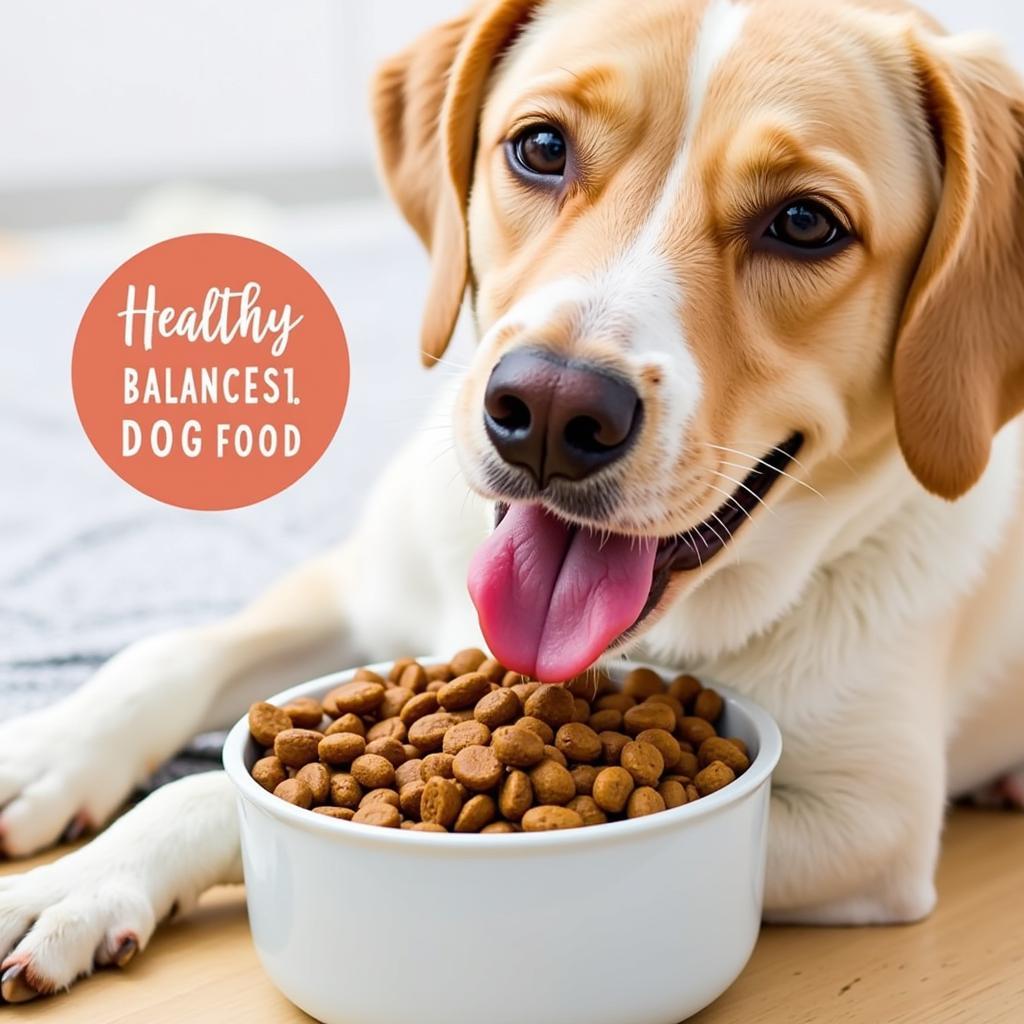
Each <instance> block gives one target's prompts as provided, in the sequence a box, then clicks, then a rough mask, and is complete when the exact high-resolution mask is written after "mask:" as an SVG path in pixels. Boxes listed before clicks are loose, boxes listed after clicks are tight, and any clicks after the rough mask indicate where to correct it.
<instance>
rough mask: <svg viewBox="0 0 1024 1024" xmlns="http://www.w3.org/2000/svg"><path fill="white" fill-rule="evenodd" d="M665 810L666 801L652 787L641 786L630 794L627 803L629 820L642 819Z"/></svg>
mask: <svg viewBox="0 0 1024 1024" xmlns="http://www.w3.org/2000/svg"><path fill="white" fill-rule="evenodd" d="M664 810H665V801H664V800H663V799H662V797H661V794H660V793H659V792H658V791H657V790H656V789H651V787H650V786H641V787H640V788H639V789H634V790H633V792H632V793H630V794H629V800H628V801H627V802H626V817H627V818H642V817H643V816H644V815H645V814H657V813H658V811H664Z"/></svg>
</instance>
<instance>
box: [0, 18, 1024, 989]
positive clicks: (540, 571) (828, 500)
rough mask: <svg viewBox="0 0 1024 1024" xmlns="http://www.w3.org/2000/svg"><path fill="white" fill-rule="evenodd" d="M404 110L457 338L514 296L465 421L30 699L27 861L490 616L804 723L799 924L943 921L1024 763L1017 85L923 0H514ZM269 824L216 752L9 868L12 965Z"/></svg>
mask: <svg viewBox="0 0 1024 1024" xmlns="http://www.w3.org/2000/svg"><path fill="white" fill-rule="evenodd" d="M375 113H376V117H377V121H378V125H379V132H380V138H381V152H382V162H383V167H384V172H385V175H386V178H387V180H388V182H389V184H390V187H391V189H392V191H393V193H394V196H395V198H396V199H397V201H398V203H399V205H400V206H401V208H402V210H403V212H404V214H405V215H406V217H407V218H408V220H409V221H410V223H411V224H412V226H413V227H414V228H415V229H416V231H417V232H418V233H419V235H420V236H421V237H422V239H423V240H424V241H425V243H426V244H427V245H428V247H429V249H430V251H431V254H432V257H433V272H432V278H431V282H430V292H429V302H428V308H427V311H426V317H425V321H424V329H423V338H422V343H423V351H424V356H425V358H426V359H427V360H428V361H431V362H432V361H436V360H438V359H440V358H441V357H442V355H443V353H444V351H445V347H446V345H447V342H448V338H449V335H450V334H451V331H452V329H453V326H454V323H455V321H456V319H457V317H458V315H459V311H460V307H461V306H462V303H463V299H464V296H465V294H466V292H467V290H468V293H469V296H470V298H471V308H472V315H473V318H474V320H475V323H476V326H477V328H478V334H479V345H478V348H477V350H476V353H475V356H474V359H473V363H472V366H470V367H469V369H468V370H467V372H466V373H465V374H464V376H463V379H462V381H461V384H460V387H459V389H458V392H457V394H456V395H455V396H454V400H453V401H454V405H453V412H452V413H451V416H452V417H453V419H452V422H453V424H454V438H455V452H454V454H453V455H452V454H447V455H446V454H442V455H441V456H440V457H438V456H437V454H436V450H437V449H439V448H442V442H439V440H438V433H437V432H436V431H429V430H426V431H423V432H422V434H421V435H420V436H419V437H417V438H416V439H415V440H414V441H413V442H412V443H411V445H410V446H409V447H408V448H407V449H406V450H405V451H404V452H402V453H401V454H399V455H398V457H397V458H396V459H395V461H394V463H393V464H392V466H391V467H390V468H389V469H388V470H387V472H386V473H385V474H384V477H383V479H382V480H381V481H380V484H379V486H378V487H377V488H376V490H375V491H374V493H373V494H372V496H371V498H370V501H369V506H368V510H367V514H366V515H365V517H364V519H363V521H362V524H361V525H360V526H359V528H358V530H357V531H356V533H355V535H354V536H353V537H351V538H350V539H349V540H348V541H347V542H346V543H345V544H343V545H342V546H341V547H339V548H338V549H337V550H334V551H331V552H329V553H328V554H326V555H325V556H324V557H323V558H321V559H319V560H317V561H314V562H312V563H310V564H308V565H306V566H304V567H302V568H300V569H299V570H298V571H296V572H295V573H294V575H292V576H290V577H289V578H288V579H286V580H284V581H283V582H282V583H281V584H280V585H279V586H277V587H276V588H274V589H273V590H272V591H271V592H270V593H269V594H268V595H266V596H265V597H264V598H263V599H261V600H259V601H257V602H256V603H255V604H253V605H252V606H251V607H250V608H248V609H246V610H245V611H243V612H241V613H240V614H239V615H237V616H236V617H234V618H232V619H231V620H229V621H226V622H223V623H219V624H216V625H211V626H206V627H202V628H198V629H193V630H189V631H183V632H179V633H175V634H170V635H164V636H159V637H155V638H153V639H150V640H147V641H145V642H143V643H140V644H138V645H135V646H133V647H131V648H129V649H128V650H126V651H124V652H123V653H121V654H120V655H118V656H117V657H116V658H114V659H113V660H112V661H110V662H109V663H108V664H107V665H106V666H104V667H103V668H102V669H101V670H100V672H99V673H98V674H97V675H96V677H95V678H94V679H93V680H92V681H91V682H90V683H89V684H88V685H87V686H86V687H85V688H84V689H83V690H82V691H81V692H79V693H77V694H75V695H74V696H73V697H71V698H70V699H68V700H67V701H65V702H64V703H63V704H61V705H59V706H57V707H55V708H52V709H50V710H47V711H45V712H40V713H37V714H33V715H30V716H27V717H25V718H22V719H20V720H18V721H15V722H9V723H5V724H4V725H3V726H2V727H0V803H2V804H4V805H5V806H4V807H3V811H2V813H0V838H2V841H3V844H4V847H5V848H6V851H7V852H8V853H9V854H11V855H15V856H17V855H22V854H27V853H29V852H31V851H33V850H36V849H38V848H40V847H42V846H45V845H46V844H48V843H52V842H53V841H55V840H56V839H57V838H58V837H59V836H60V835H61V833H62V832H63V830H64V829H65V826H66V825H67V823H68V822H69V821H71V820H75V819H76V818H77V819H78V820H82V821H85V820H87V821H88V822H89V823H91V824H96V825H98V824H101V823H103V822H104V821H106V820H107V819H108V818H109V817H110V816H111V815H112V814H113V813H114V812H115V810H116V809H117V808H118V806H119V805H120V804H121V803H122V802H123V801H124V800H125V798H126V797H127V795H128V794H129V791H130V789H131V788H132V786H133V785H134V784H135V783H137V782H139V781H140V780H141V779H142V778H143V777H144V776H145V775H146V773H147V772H148V771H149V770H150V769H151V768H152V767H153V766H154V765H156V764H157V763H159V762H160V761H161V760H162V759H163V758H166V757H168V756H170V755H171V754H173V753H174V752H175V750H177V749H178V748H179V747H180V746H181V744H182V743H183V742H184V741H185V740H186V739H188V737H190V736H191V735H193V734H194V733H195V732H197V731H199V730H200V729H203V728H209V727H213V726H216V725H223V724H226V723H228V722H230V721H231V720H233V719H234V718H235V717H236V716H238V715H240V714H241V713H242V712H243V711H244V709H245V707H246V706H247V704H248V703H249V702H250V701H251V700H255V699H259V698H262V697H263V696H264V695H266V694H267V693H270V692H272V691H273V690H275V689H277V688H279V687H281V686H284V685H286V684H288V683H291V682H296V681H299V680H301V679H303V678H307V677H310V676H312V675H314V674H317V673H320V672H322V671H327V670H330V669H334V668H337V667H341V666H345V665H350V664H354V663H357V662H359V661H361V660H364V659H366V660H370V659H387V658H390V657H394V656H398V655H404V654H407V653H409V652H426V651H438V650H439V651H444V650H449V649H454V648H456V647H457V646H460V645H463V644H465V643H467V642H472V641H476V640H478V639H479V636H480V632H479V630H480V628H481V627H482V632H483V634H484V636H485V638H486V639H487V641H488V642H489V643H490V645H491V646H492V648H493V649H494V651H495V652H496V654H497V655H498V656H499V657H500V658H502V659H503V660H505V661H507V662H508V663H509V664H510V665H511V666H512V667H515V668H517V669H520V670H523V671H527V672H533V673H534V674H536V675H537V676H538V677H541V678H548V679H550V678H565V677H567V676H569V675H571V674H573V673H575V672H578V671H580V670H581V669H582V668H584V667H585V666H586V665H588V664H590V663H591V662H592V661H594V660H595V659H597V658H598V657H600V656H602V655H603V654H604V653H605V651H606V650H608V649H610V650H612V651H618V650H620V649H623V648H625V647H630V648H631V649H633V650H635V651H637V652H639V654H640V655H641V656H643V657H648V658H650V659H652V660H656V661H658V662H661V663H664V664H667V665H673V666H678V667H679V668H686V669H688V670H691V671H694V672H697V673H699V674H704V675H706V676H708V677H711V678H713V679H716V680H719V681H721V682H723V683H727V684H728V685H730V686H732V687H735V688H736V689H737V690H740V691H742V692H745V693H748V694H750V695H751V696H752V697H753V698H754V699H756V700H757V701H758V702H760V703H761V704H762V705H764V706H765V707H766V708H767V709H768V710H769V711H770V712H771V713H772V714H773V715H774V716H775V718H776V719H777V720H778V722H779V723H780V725H781V727H782V730H783V733H784V737H785V753H784V754H783V758H782V761H781V763H780V765H779V768H778V772H777V777H776V785H775V788H774V792H773V796H772V817H771V829H770V842H769V846H770V850H769V866H768V878H767V889H766V913H767V915H768V917H769V918H771V919H773V920H782V921H805V922H818V923H836V922H838V923H850V924H856V923H869V922H877V923H884V922H896V921H909V920H913V919H916V918H920V917H922V916H923V915H925V914H927V913H928V912H929V911H930V910H931V908H932V906H933V904H934V901H935V889H934V885H933V872H934V868H935V863H936V857H937V853H938V849H939V840H940V833H941V829H942V820H943V810H944V806H945V804H946V801H947V798H948V797H949V795H950V794H956V793H959V792H963V791H965V790H968V789H971V788H972V787H976V786H978V785H980V784H982V783H985V782H987V781H989V780H992V779H994V778H996V777H997V776H1000V775H1005V774H1006V773H1009V772H1010V771H1011V770H1012V769H1013V767H1014V766H1015V765H1019V764H1020V763H1021V762H1022V761H1024V674H1022V673H1024V629H1022V628H1021V625H1022V619H1021V615H1022V609H1024V512H1022V509H1024V488H1022V482H1024V438H1022V422H1021V420H1020V419H1016V420H1015V419H1014V417H1015V416H1017V414H1018V413H1019V411H1020V410H1021V408H1022V406H1024V263H1022V260H1024V185H1022V157H1024V85H1022V83H1021V81H1020V79H1018V77H1017V76H1016V75H1015V74H1014V73H1013V72H1012V71H1011V70H1010V68H1009V67H1008V66H1007V65H1006V63H1005V62H1004V61H1003V60H1002V58H1001V57H1000V56H999V54H998V53H997V52H996V51H995V50H994V49H993V48H992V46H991V45H990V44H989V42H987V41H986V40H984V39H982V38H976V37H970V38H959V37H958V38H951V37H947V36H944V35H943V34H942V33H941V32H940V31H939V30H938V28H937V27H936V26H935V25H933V24H932V23H930V22H929V21H928V20H927V19H926V18H924V17H923V16H921V15H919V14H917V13H915V12H914V11H912V10H911V9H909V8H907V7H905V6H904V5H903V4H902V3H897V2H892V3H890V2H887V0H843V2H838V0H837V2H835V3H829V4H822V3H819V2H816V0H738V2H733V0H645V2H643V3H636V2H634V0H585V2H584V0H539V2H538V0H535V2H529V0H487V2H483V3H480V4H477V5H476V6H474V7H473V8H472V9H471V10H470V12H469V13H467V14H466V15H465V16H464V17H462V18H459V19H457V20H455V21H453V22H451V23H449V24H447V25H444V26H442V27H441V28H439V29H437V30H436V31H434V32H431V33H430V34H428V35H427V36H426V37H424V38H423V39H421V40H420V41H419V42H418V43H417V44H416V45H415V46H414V47H412V48H411V49H410V50H409V51H407V52H406V53H405V54H403V55H401V56H400V57H398V58H396V59H395V60H393V61H391V62H390V63H389V64H388V65H387V66H386V67H385V68H384V69H383V70H382V71H381V73H380V74H379V76H378V79H377V82H376V93H375ZM456 458H457V460H458V464H459V466H460V467H461V470H462V472H463V473H464V475H465V477H466V478H467V480H468V481H469V483H470V485H471V487H472V488H473V490H474V492H475V494H476V495H477V497H475V498H474V499H473V500H472V501H471V502H470V503H465V501H464V498H465V490H464V488H462V487H456V486H452V485H451V481H452V477H453V469H454V468H455V466H454V459H456ZM495 509H497V515H498V517H499V518H500V524H499V525H498V526H497V528H496V529H494V530H493V532H492V526H493V523H494V519H495ZM467 574H468V575H469V578H470V588H471V591H472V594H473V599H474V602H475V605H476V609H474V607H473V605H472V604H471V602H470V601H469V600H468V599H467V598H466V596H465V586H464V581H465V580H466V578H467ZM478 614H479V619H478ZM478 622H479V626H478ZM234 818H235V808H234V804H233V798H232V794H231V792H230V788H229V785H228V784H227V782H226V780H225V779H224V778H223V776H221V775H220V774H212V775H206V776H198V777H193V778H189V779H186V780H183V781H181V782H177V783H174V784H172V785H170V786H167V787H165V788H164V789H162V790H159V791H158V792H157V793H156V794H154V795H153V796H151V797H149V798H148V799H147V800H145V801H144V802H143V803H142V804H141V805H139V806H138V807H137V808H135V809H134V810H132V811H131V812H130V813H129V814H128V815H126V816H125V817H123V818H121V819H120V820H118V821H117V822H116V823H115V824H114V825H113V826H112V827H111V828H110V829H109V830H108V831H106V832H105V833H103V834H102V835H101V836H99V838H97V839H96V840H95V841H94V842H93V843H91V844H90V845H88V846H85V847H83V848H82V849H80V850H78V851H76V852H75V853H73V854H71V855H70V856H68V857H66V858H65V859H63V860H60V861H57V862H55V863H53V864H51V865H48V866H45V867H42V868H38V869H36V870H34V871H31V872H29V873H27V874H23V875H15V876H12V877H9V878H6V879H4V880H3V881H0V958H3V983H2V991H3V994H4V996H5V998H7V999H8V1000H19V999H24V998H30V997H31V996H33V995H34V994H36V993H37V992H40V991H42V992H48V991H53V990H54V989H57V988H60V987H63V986H66V985H69V984H70V983H71V982H72V981H73V980H74V979H75V978H76V977H78V976H80V975H82V974H85V973H88V972H89V971H90V970H91V969H92V967H93V965H94V963H109V962H116V963H123V962H125V961H126V960H127V959H128V958H130V956H131V955H132V954H133V953H134V952H135V951H136V950H137V949H139V948H142V947H143V946H144V945H145V944H146V942H147V940H148V939H149V937H150V935H151V934H152V932H153V929H154V926H155V924H156V922H157V921H159V920H160V919H161V918H163V917H164V916H165V915H166V914H168V913H169V912H170V911H171V909H172V907H175V906H176V907H178V908H181V909H184V908H187V906H188V905H189V904H191V903H192V902H193V901H194V900H195V898H196V897H197V895H198V894H199V893H200V892H201V891H202V890H203V889H205V888H206V887H207V886H209V885H211V884H213V883H215V882H221V881H226V880H239V879H240V877H241V876H240V866H239V856H238V838H237V831H236V826H235V820H234Z"/></svg>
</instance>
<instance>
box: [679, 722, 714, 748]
mask: <svg viewBox="0 0 1024 1024" xmlns="http://www.w3.org/2000/svg"><path fill="white" fill-rule="evenodd" d="M715 735H717V733H716V732H715V727H714V726H713V725H712V724H711V723H710V722H709V721H708V720H707V719H705V718H698V717H697V716H696V715H684V716H683V717H682V718H681V719H679V738H680V739H683V740H686V742H687V743H690V744H692V745H693V749H694V750H697V749H698V748H699V747H700V745H701V744H702V743H703V742H704V741H705V740H706V739H707V738H708V737H709V736H715Z"/></svg>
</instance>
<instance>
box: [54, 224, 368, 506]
mask: <svg viewBox="0 0 1024 1024" xmlns="http://www.w3.org/2000/svg"><path fill="white" fill-rule="evenodd" d="M71 383H72V388H73V390H74V396H75V405H76V407H77V409H78V416H79V419H81V421H82V426H83V427H84V428H85V432H86V434H87V435H88V437H89V440H90V441H91V442H92V445H93V447H94V448H95V449H96V451H97V452H98V453H99V455H100V457H101V458H102V459H103V461H104V462H105V463H106V464H107V465H108V466H109V467H110V468H111V469H112V470H113V471H114V472H115V473H117V475H118V476H119V477H121V479H122V480H124V481H125V482H126V483H129V484H131V486H132V487H134V488H136V489H137V490H139V491H141V492H142V493H143V494H148V495H149V496H150V497H151V498H156V499H157V500H158V501H163V502H166V503H167V504H169V505H178V506H180V507H182V508H192V509H207V510H212V509H229V508H241V507H242V506H244V505H252V504H254V503H255V502H257V501H263V500H264V499H265V498H269V497H271V496H273V495H275V494H278V493H279V492H281V491H283V490H284V489H285V488H286V487H289V486H290V485H291V484H293V483H294V482H295V481H296V480H298V479H299V477H301V476H302V475H303V474H304V473H305V472H306V471H307V470H309V469H310V468H311V467H312V466H313V465H314V464H315V463H316V461H317V460H318V459H319V458H320V456H321V455H323V453H324V451H325V450H326V449H327V445H328V444H330V441H331V438H333V437H334V434H335V432H336V431H337V429H338V424H339V423H340V422H341V417H342V413H343V412H344V411H345V402H346V399H347V398H348V385H349V359H348V346H347V345H346V342H345V332H344V330H343V329H342V326H341V321H340V320H339V319H338V314H337V313H336V312H335V310H334V307H333V306H332V305H331V301H330V299H328V298H327V296H326V295H325V294H324V291H323V289H322V288H321V287H320V286H319V285H318V284H317V283H316V281H315V280H313V278H312V277H311V276H310V275H309V274H308V273H307V272H306V271H305V270H303V268H302V267H300V266H299V265H298V263H296V262H295V261H294V260H292V259H289V258H288V257H287V256H285V255H284V254H283V253H281V252H278V251H277V250H276V249H272V248H271V247H270V246H269V245H264V244H263V243H261V242H256V241H253V240H252V239H251V238H240V237H238V236H237V235H217V234H205V235H184V236H182V237H181V238H171V239H169V240H168V241H166V242H160V243H159V244H157V245H154V246H152V247H151V248H149V249H144V250H143V251H142V252H140V253H138V254H137V255H135V256H133V257H132V258H131V259H130V260H128V261H127V263H124V264H122V265H121V266H120V267H118V269H117V270H115V271H114V273H113V274H111V275H110V277H108V278H107V280H106V281H104V282H103V284H102V286H101V287H100V289H99V291H98V292H97V293H96V295H95V296H94V297H93V300H92V302H90V303H89V306H88V308H87V309H86V311H85V315H84V316H83V317H82V322H81V324H80V326H79V328H78V334H77V336H76V338H75V350H74V354H73V356H72V359H71Z"/></svg>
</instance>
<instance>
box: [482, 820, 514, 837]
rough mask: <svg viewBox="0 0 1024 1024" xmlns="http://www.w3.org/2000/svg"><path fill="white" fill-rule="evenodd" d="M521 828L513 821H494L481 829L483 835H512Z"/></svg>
mask: <svg viewBox="0 0 1024 1024" xmlns="http://www.w3.org/2000/svg"><path fill="white" fill-rule="evenodd" d="M518 831H519V829H517V828H516V827H515V825H513V824H512V822H511V821H492V822H491V823H490V825H484V827H483V828H482V829H480V834H481V835H489V836H490V835H510V834H511V833H513V832H518Z"/></svg>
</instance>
